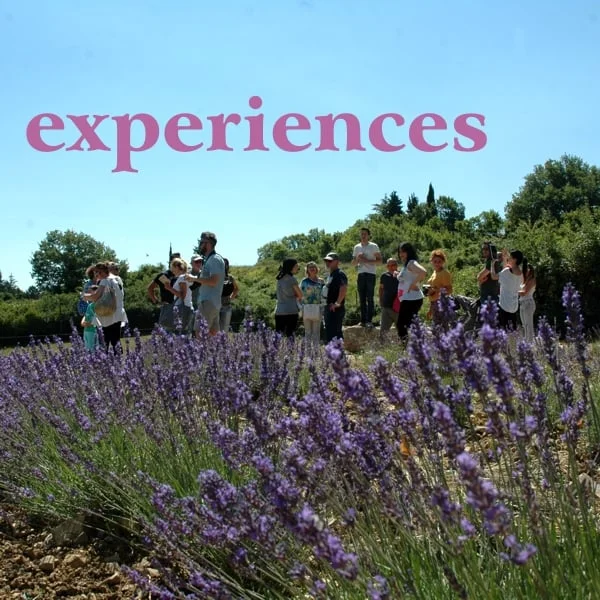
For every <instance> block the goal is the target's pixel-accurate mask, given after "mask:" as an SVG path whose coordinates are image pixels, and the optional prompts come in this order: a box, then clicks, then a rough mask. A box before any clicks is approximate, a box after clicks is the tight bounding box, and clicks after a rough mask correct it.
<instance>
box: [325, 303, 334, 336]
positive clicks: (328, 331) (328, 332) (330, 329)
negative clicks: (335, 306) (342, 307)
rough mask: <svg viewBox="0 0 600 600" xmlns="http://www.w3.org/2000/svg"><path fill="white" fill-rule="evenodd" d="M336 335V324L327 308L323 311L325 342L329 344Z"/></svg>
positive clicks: (332, 314)
mask: <svg viewBox="0 0 600 600" xmlns="http://www.w3.org/2000/svg"><path fill="white" fill-rule="evenodd" d="M335 334H336V322H335V316H334V313H333V312H332V311H330V310H329V308H326V309H325V342H326V343H327V344H329V342H330V341H331V340H332V339H333V338H334V337H335Z"/></svg>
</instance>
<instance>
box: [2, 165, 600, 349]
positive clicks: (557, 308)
mask: <svg viewBox="0 0 600 600" xmlns="http://www.w3.org/2000/svg"><path fill="white" fill-rule="evenodd" d="M365 209H366V210H365V216H364V218H361V219H358V220H357V221H356V222H355V223H354V224H353V225H352V226H351V227H349V228H348V229H346V230H345V231H340V232H333V233H330V232H326V231H324V230H320V229H312V230H310V231H308V232H307V233H298V234H294V235H289V236H286V237H284V238H282V239H280V240H275V241H271V242H268V243H266V244H265V245H263V246H262V247H261V248H260V249H259V251H258V261H257V263H256V265H254V266H243V267H241V266H235V265H233V266H232V268H231V273H232V274H233V276H234V277H236V278H237V279H238V282H239V284H240V295H239V297H238V298H237V300H236V302H235V304H234V312H233V317H232V325H233V326H234V328H237V327H239V326H240V325H241V324H242V322H243V320H244V318H245V317H246V316H247V315H250V316H251V318H253V319H254V320H263V321H265V322H266V323H267V324H269V325H271V326H273V325H274V315H273V313H274V308H275V275H276V273H277V268H278V265H279V263H280V262H281V261H282V260H283V259H284V258H286V257H288V256H293V257H295V258H296V259H298V260H299V261H300V262H301V263H306V262H307V261H309V260H315V261H316V262H317V263H318V264H319V265H323V261H322V258H323V257H324V256H325V255H326V254H327V253H328V252H329V251H331V250H335V251H336V252H338V253H339V254H340V256H341V259H342V262H343V263H345V264H344V266H343V268H344V269H345V271H346V272H347V274H348V276H349V280H350V292H349V295H348V299H347V304H348V306H347V309H348V310H347V318H346V323H347V324H353V323H356V322H358V320H359V314H358V298H357V294H356V272H355V270H354V269H353V268H352V267H350V266H349V262H350V260H351V256H352V249H353V247H354V245H355V244H356V243H357V242H358V240H359V230H360V227H362V226H364V225H367V226H368V227H369V228H370V229H371V234H372V239H373V240H374V241H375V242H377V243H378V244H379V246H380V248H381V250H382V253H383V255H384V260H385V259H386V258H387V257H389V256H392V255H395V254H396V249H397V247H398V244H399V243H400V242H403V241H410V242H411V243H413V244H414V245H415V246H416V247H417V249H418V252H419V258H420V260H421V261H422V262H423V264H424V265H426V266H427V267H430V265H429V264H428V255H429V252H431V251H432V250H434V249H436V248H443V249H444V250H446V252H447V254H448V257H449V262H448V267H449V269H450V271H451V272H452V274H453V276H454V281H455V286H454V287H455V293H457V294H462V295H466V296H473V297H475V296H476V295H477V283H476V274H477V272H478V271H479V269H480V268H481V250H480V248H481V243H482V242H483V241H485V240H490V241H492V242H494V243H495V244H496V245H497V246H498V247H508V248H510V249H520V250H521V251H522V252H523V253H524V254H525V256H526V257H527V258H528V260H529V261H530V262H531V263H532V264H533V265H534V266H535V267H536V273H537V291H536V303H537V312H536V316H539V315H541V314H544V315H546V316H547V317H548V318H549V319H550V321H551V323H553V324H554V325H555V326H556V327H557V329H559V330H561V329H562V326H563V321H564V314H563V309H562V306H561V294H562V290H563V288H564V285H565V284H566V283H567V282H571V283H573V284H574V285H575V287H576V288H577V289H578V290H579V291H580V293H581V294H582V301H583V310H584V318H585V324H586V326H587V327H588V329H589V328H595V327H598V326H600V300H599V298H598V296H599V294H598V290H599V289H600V274H599V269H598V265H600V171H599V170H598V168H597V167H594V166H589V165H587V164H586V163H584V162H583V161H582V160H581V159H580V158H578V157H573V156H568V155H565V156H563V157H561V158H560V159H559V160H549V161H547V162H546V163H545V164H544V165H538V166H536V167H535V169H534V171H533V172H532V173H531V174H529V175H527V176H526V177H525V182H524V185H523V186H522V187H521V188H520V190H519V191H518V192H516V193H515V194H514V195H513V197H512V199H511V200H510V201H509V202H508V203H507V205H506V206H505V207H504V212H505V216H504V217H502V216H501V215H500V213H499V212H498V211H496V210H487V211H484V212H482V213H481V214H479V215H477V216H475V217H471V218H468V219H467V218H465V210H464V206H463V205H462V204H461V203H460V202H458V201H456V200H454V199H453V198H451V197H449V196H443V195H440V196H437V197H436V195H435V190H434V187H433V185H429V188H428V190H427V192H426V195H425V199H424V200H423V201H421V200H420V199H419V198H418V197H417V196H416V195H415V194H414V193H411V194H409V195H407V196H406V197H402V196H401V195H400V194H399V193H398V192H397V191H392V192H391V193H388V194H385V195H384V197H383V198H381V199H380V201H379V202H376V203H374V204H372V205H371V206H370V207H365ZM178 250H180V251H182V252H183V251H185V249H178ZM196 251H197V247H195V248H191V249H190V252H189V254H190V255H191V254H192V253H194V252H196ZM98 257H102V258H105V259H108V260H116V261H118V262H119V263H120V264H121V276H122V277H123V280H124V284H125V305H126V310H127V314H128V317H129V320H130V323H131V325H132V327H135V328H138V329H139V330H140V331H142V332H148V331H150V330H151V329H152V327H153V326H154V323H155V322H156V320H157V318H158V309H157V308H156V307H155V306H154V305H152V304H150V302H149V301H148V299H147V296H146V287H147V285H148V283H149V282H150V281H151V280H152V278H153V277H154V276H155V275H156V274H157V273H158V272H160V271H161V270H163V269H164V268H165V266H166V261H165V264H162V265H143V266H142V267H140V268H139V269H138V270H136V271H131V270H129V269H128V266H127V261H126V260H122V259H121V260H120V259H119V258H118V257H117V256H116V255H115V253H114V252H113V251H112V250H111V249H110V248H108V247H107V246H105V245H104V244H102V243H100V242H97V241H96V240H94V239H93V238H91V237H90V236H87V235H86V234H82V233H76V232H72V231H67V232H57V231H54V232H49V233H48V235H47V237H46V238H45V239H44V240H43V241H42V242H41V243H40V249H39V250H38V252H36V253H35V255H34V260H35V264H34V265H33V263H32V265H33V270H32V274H33V276H34V279H35V280H36V286H35V287H32V288H30V289H29V290H28V291H27V292H23V291H21V290H19V289H18V288H17V286H16V283H15V281H14V279H12V278H9V280H6V281H5V280H3V279H2V277H1V275H0V298H1V299H2V301H1V302H0V344H4V345H14V344H15V343H16V342H21V343H27V338H28V336H29V335H35V336H46V335H50V336H51V335H63V336H67V335H69V333H70V330H71V329H70V328H71V322H74V323H75V324H76V325H78V324H79V320H80V317H78V316H77V313H76V302H77V299H78V291H79V289H80V287H81V285H82V283H83V281H82V275H81V274H83V272H84V271H85V268H86V267H87V266H89V264H91V263H92V262H93V261H95V260H97V259H98ZM323 268H324V265H323ZM383 270H384V267H383V266H382V267H380V268H379V272H383ZM430 271H431V268H430ZM74 274H75V275H74ZM301 274H302V272H301V273H300V274H299V275H301ZM247 308H250V309H251V312H250V313H248V311H247ZM424 310H425V308H424Z"/></svg>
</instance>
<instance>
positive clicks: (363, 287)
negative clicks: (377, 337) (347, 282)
mask: <svg viewBox="0 0 600 600" xmlns="http://www.w3.org/2000/svg"><path fill="white" fill-rule="evenodd" d="M366 275H367V273H359V274H358V278H357V280H356V286H357V288H358V299H359V302H360V323H361V325H364V324H365V323H367V278H366Z"/></svg>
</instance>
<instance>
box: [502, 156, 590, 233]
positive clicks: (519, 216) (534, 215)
mask: <svg viewBox="0 0 600 600" xmlns="http://www.w3.org/2000/svg"><path fill="white" fill-rule="evenodd" d="M584 206H587V207H588V208H592V207H594V206H600V170H599V169H598V167H595V166H590V165H588V164H587V163H585V162H584V161H583V160H582V159H581V158H579V157H577V156H571V155H568V154H564V155H563V156H561V158H560V159H559V160H547V161H546V162H545V163H544V164H543V165H536V166H535V168H534V170H533V173H530V174H529V175H527V176H526V177H525V183H524V185H523V186H522V187H521V188H520V189H519V191H518V192H517V193H516V194H513V197H512V200H511V201H510V202H509V203H508V204H507V205H506V207H505V212H506V220H507V229H510V230H513V229H515V228H516V227H517V225H518V224H519V222H521V221H529V222H530V223H535V222H536V221H537V220H538V219H540V218H542V217H543V216H544V215H547V216H549V217H550V218H552V219H555V220H556V221H558V222H560V221H561V220H562V217H563V216H564V215H565V214H566V213H569V212H572V211H574V210H577V209H578V208H581V207H584Z"/></svg>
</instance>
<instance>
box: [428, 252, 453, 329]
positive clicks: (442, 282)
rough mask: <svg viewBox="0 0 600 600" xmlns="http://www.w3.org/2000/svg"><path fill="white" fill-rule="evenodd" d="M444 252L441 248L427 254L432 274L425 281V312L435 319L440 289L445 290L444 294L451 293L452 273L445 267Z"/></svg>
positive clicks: (429, 317) (440, 293)
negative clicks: (426, 289) (427, 287)
mask: <svg viewBox="0 0 600 600" xmlns="http://www.w3.org/2000/svg"><path fill="white" fill-rule="evenodd" d="M446 261H447V258H446V254H445V252H444V251H443V250H434V251H433V252H432V253H431V255H430V256H429V262H430V263H431V265H432V266H433V275H432V276H431V277H430V278H429V280H428V281H427V284H428V285H429V286H430V287H429V293H428V294H427V297H428V298H429V311H428V313H427V318H428V319H433V321H434V322H435V321H437V319H438V313H439V308H438V304H437V301H438V300H439V299H440V296H441V295H442V289H444V290H445V293H446V295H448V296H449V295H451V294H452V274H451V273H450V272H449V271H448V269H446Z"/></svg>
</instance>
